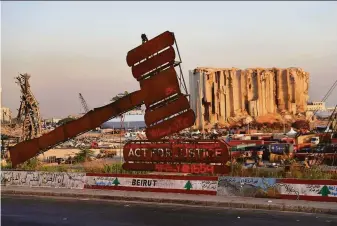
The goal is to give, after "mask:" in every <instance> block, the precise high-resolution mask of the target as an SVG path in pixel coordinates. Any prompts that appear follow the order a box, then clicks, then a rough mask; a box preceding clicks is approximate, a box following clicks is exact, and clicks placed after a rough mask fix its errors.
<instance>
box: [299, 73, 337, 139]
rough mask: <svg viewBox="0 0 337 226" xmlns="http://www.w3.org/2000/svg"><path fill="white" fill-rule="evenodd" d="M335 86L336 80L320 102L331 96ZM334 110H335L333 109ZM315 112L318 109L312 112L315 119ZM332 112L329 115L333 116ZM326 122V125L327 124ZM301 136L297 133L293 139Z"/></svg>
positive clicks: (336, 84)
mask: <svg viewBox="0 0 337 226" xmlns="http://www.w3.org/2000/svg"><path fill="white" fill-rule="evenodd" d="M336 86H337V79H336V81H335V82H334V83H333V84H332V86H331V87H330V89H329V90H328V92H327V93H326V94H325V95H324V97H323V99H322V102H325V101H326V100H327V99H328V98H329V96H330V95H331V93H332V92H333V91H334V89H335V88H336ZM335 110H336V108H335ZM335 110H334V112H335ZM317 112H318V109H316V110H315V111H314V112H313V116H312V117H315V116H316V114H317ZM334 112H333V113H332V114H331V115H333V114H334ZM329 122H330V119H329ZM329 122H328V123H329ZM301 135H302V134H301V133H300V132H299V133H297V134H296V135H295V139H297V138H298V137H299V136H301Z"/></svg>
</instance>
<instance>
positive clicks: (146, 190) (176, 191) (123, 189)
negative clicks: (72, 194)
mask: <svg viewBox="0 0 337 226" xmlns="http://www.w3.org/2000/svg"><path fill="white" fill-rule="evenodd" d="M84 188H86V189H101V190H117V191H120V190H122V191H144V192H169V193H184V194H195V195H198V194H199V195H216V191H206V190H184V189H167V188H142V187H126V186H100V185H84Z"/></svg>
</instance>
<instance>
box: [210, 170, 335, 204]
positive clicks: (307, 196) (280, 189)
mask: <svg viewBox="0 0 337 226" xmlns="http://www.w3.org/2000/svg"><path fill="white" fill-rule="evenodd" d="M217 195H219V196H245V197H255V198H259V197H261V198H262V197H266V198H267V197H268V198H282V199H297V200H312V201H333V202H336V201H337V181H336V180H299V179H275V178H259V177H229V176H221V177H219V181H218V188H217Z"/></svg>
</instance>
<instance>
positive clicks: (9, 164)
mask: <svg viewBox="0 0 337 226" xmlns="http://www.w3.org/2000/svg"><path fill="white" fill-rule="evenodd" d="M1 169H12V162H11V161H10V160H7V163H6V164H2V163H1Z"/></svg>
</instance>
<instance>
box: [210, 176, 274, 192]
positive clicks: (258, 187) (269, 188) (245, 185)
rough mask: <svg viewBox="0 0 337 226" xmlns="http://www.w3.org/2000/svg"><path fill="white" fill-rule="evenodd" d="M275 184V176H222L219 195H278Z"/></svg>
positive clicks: (218, 190) (219, 183) (219, 182)
mask: <svg viewBox="0 0 337 226" xmlns="http://www.w3.org/2000/svg"><path fill="white" fill-rule="evenodd" d="M275 184H276V179H275V178H259V177H229V176H221V177H219V181H218V189H217V195H220V196H248V197H270V196H272V197H278V196H279V194H278V192H277V190H276V189H275Z"/></svg>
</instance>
